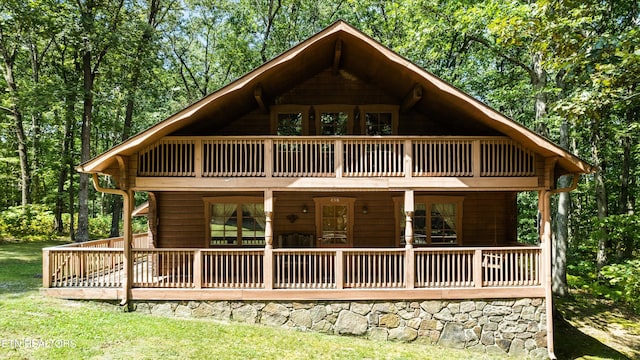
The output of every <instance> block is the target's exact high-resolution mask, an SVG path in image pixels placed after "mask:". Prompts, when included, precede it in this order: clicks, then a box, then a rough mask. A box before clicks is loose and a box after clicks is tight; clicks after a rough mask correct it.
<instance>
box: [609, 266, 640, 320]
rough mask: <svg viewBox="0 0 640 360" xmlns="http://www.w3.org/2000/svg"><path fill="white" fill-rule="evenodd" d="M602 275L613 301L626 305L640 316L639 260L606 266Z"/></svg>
mask: <svg viewBox="0 0 640 360" xmlns="http://www.w3.org/2000/svg"><path fill="white" fill-rule="evenodd" d="M602 275H603V276H604V277H605V278H606V279H607V280H608V281H609V284H610V285H611V287H612V291H611V293H612V294H614V295H615V297H616V298H614V299H615V300H622V301H624V302H626V303H628V304H629V305H631V306H632V307H633V308H634V309H635V311H636V312H638V313H639V314H640V259H635V260H628V261H626V262H624V263H621V264H612V265H607V266H605V267H604V268H602Z"/></svg>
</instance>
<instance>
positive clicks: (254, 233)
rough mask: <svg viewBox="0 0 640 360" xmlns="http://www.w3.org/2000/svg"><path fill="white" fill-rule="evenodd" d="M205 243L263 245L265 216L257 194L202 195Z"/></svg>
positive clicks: (261, 201) (211, 244) (210, 244)
mask: <svg viewBox="0 0 640 360" xmlns="http://www.w3.org/2000/svg"><path fill="white" fill-rule="evenodd" d="M204 200H205V217H206V221H207V238H208V244H209V246H221V245H226V246H229V245H231V246H234V245H235V246H243V245H244V246H247V245H248V246H263V245H264V227H265V222H266V217H265V214H264V202H263V200H262V198H259V197H217V198H216V197H212V198H205V199H204Z"/></svg>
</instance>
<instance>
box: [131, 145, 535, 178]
mask: <svg viewBox="0 0 640 360" xmlns="http://www.w3.org/2000/svg"><path fill="white" fill-rule="evenodd" d="M535 171H536V164H535V154H534V153H533V152H532V151H530V150H528V149H527V148H525V147H523V146H522V145H520V144H518V143H517V142H514V141H513V140H511V139H508V138H503V137H486V138H474V137H397V136H395V137H394V136H389V137H386V136H385V137H370V136H344V137H342V136H341V137H335V136H334V137H320V136H316V137H299V136H295V137H282V136H271V137H165V138H163V139H161V140H159V141H157V142H156V143H155V144H152V145H149V146H147V147H145V148H144V149H142V150H141V151H140V152H139V153H138V176H141V177H424V176H430V177H434V176H437V177H445V176H446V177H495V176H501V177H514V176H534V175H535Z"/></svg>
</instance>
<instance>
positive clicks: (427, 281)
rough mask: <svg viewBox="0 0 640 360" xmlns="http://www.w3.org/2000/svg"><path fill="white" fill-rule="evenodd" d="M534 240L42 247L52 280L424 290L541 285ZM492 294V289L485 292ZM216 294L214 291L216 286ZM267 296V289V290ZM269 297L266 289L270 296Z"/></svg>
mask: <svg viewBox="0 0 640 360" xmlns="http://www.w3.org/2000/svg"><path fill="white" fill-rule="evenodd" d="M541 269H542V264H541V249H540V248H539V247H533V246H516V247H505V248H499V247H487V248H485V247H482V248H467V247H465V248H462V247H448V248H416V249H378V248H376V249H275V250H269V249H263V248H260V249H142V248H137V249H132V250H131V261H130V265H129V268H127V261H126V259H125V255H124V249H122V248H100V247H88V246H85V247H79V246H78V247H68V246H62V247H54V248H46V249H43V284H44V287H45V288H57V289H79V288H120V287H122V286H124V285H123V284H124V282H125V280H124V279H125V278H126V274H127V272H130V275H131V279H132V287H133V288H148V289H166V288H175V289H210V290H211V291H213V290H216V289H239V290H242V289H253V290H260V291H263V292H264V293H265V294H268V293H269V292H270V291H274V290H279V289H298V290H312V291H313V292H314V293H315V294H317V292H318V291H323V290H346V289H351V290H363V291H367V290H380V289H388V290H394V289H395V290H407V291H415V290H424V289H476V290H477V289H492V288H493V289H497V288H501V289H504V288H514V289H517V288H524V287H528V288H531V287H541V286H542V276H541ZM485 294H486V293H485ZM210 296H211V297H212V298H215V293H210ZM265 296H267V295H265ZM263 297H264V296H263Z"/></svg>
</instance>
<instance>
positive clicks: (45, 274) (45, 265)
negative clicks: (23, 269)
mask: <svg viewBox="0 0 640 360" xmlns="http://www.w3.org/2000/svg"><path fill="white" fill-rule="evenodd" d="M50 255H51V254H50V253H49V249H47V248H44V249H42V287H43V288H45V289H46V288H50V287H51V265H50V264H49V256H50Z"/></svg>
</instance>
